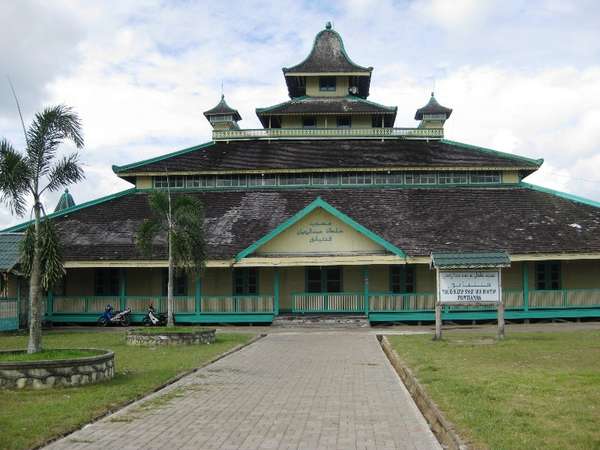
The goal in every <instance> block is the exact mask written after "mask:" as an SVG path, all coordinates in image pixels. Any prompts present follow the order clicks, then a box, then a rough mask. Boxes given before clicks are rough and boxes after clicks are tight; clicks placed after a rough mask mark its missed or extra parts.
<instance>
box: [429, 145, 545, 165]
mask: <svg viewBox="0 0 600 450" xmlns="http://www.w3.org/2000/svg"><path fill="white" fill-rule="evenodd" d="M440 142H441V143H443V144H450V145H456V146H457V147H463V148H466V149H469V150H476V151H479V152H482V153H490V154H493V155H499V156H502V157H505V158H512V159H517V160H520V161H526V162H529V163H532V164H537V166H538V167H540V166H541V165H542V164H543V163H544V158H539V159H533V158H528V157H526V156H520V155H515V154H514V153H508V152H502V151H499V150H494V149H491V148H487V147H480V146H478V145H472V144H465V143H464V142H458V141H452V140H450V139H440Z"/></svg>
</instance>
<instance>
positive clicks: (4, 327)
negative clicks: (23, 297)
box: [0, 297, 19, 331]
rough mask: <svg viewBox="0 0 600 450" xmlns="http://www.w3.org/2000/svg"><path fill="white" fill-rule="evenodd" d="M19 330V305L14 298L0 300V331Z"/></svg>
mask: <svg viewBox="0 0 600 450" xmlns="http://www.w3.org/2000/svg"><path fill="white" fill-rule="evenodd" d="M18 328H19V304H18V301H17V299H16V298H14V297H1V298H0V331H8V330H16V329H18Z"/></svg>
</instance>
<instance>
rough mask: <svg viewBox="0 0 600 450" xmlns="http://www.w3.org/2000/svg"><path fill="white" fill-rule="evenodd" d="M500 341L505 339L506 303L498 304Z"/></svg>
mask: <svg viewBox="0 0 600 450" xmlns="http://www.w3.org/2000/svg"><path fill="white" fill-rule="evenodd" d="M497 338H498V340H499V341H501V340H502V339H504V303H503V302H500V303H498V336H497Z"/></svg>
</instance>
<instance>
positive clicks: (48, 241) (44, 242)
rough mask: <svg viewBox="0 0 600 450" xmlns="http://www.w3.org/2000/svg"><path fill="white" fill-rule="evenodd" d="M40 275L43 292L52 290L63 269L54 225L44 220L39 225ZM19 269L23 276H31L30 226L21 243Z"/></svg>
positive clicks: (32, 242) (32, 229) (32, 248)
mask: <svg viewBox="0 0 600 450" xmlns="http://www.w3.org/2000/svg"><path fill="white" fill-rule="evenodd" d="M39 244H40V273H41V280H40V281H41V285H42V288H44V289H45V290H48V289H52V287H54V286H55V285H56V283H57V282H58V281H59V280H60V279H61V278H62V277H63V276H64V274H65V269H64V266H63V262H62V254H61V251H60V241H59V238H58V234H57V233H56V229H55V228H54V224H53V223H52V222H51V221H50V220H44V221H43V222H42V223H41V224H40V235H39ZM20 246H21V269H22V270H23V273H24V274H25V276H27V277H29V276H30V275H31V268H32V266H33V258H34V254H35V227H34V226H33V225H32V226H30V227H28V228H27V230H26V231H25V236H24V238H23V240H22V241H21V244H20Z"/></svg>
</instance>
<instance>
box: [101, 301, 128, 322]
mask: <svg viewBox="0 0 600 450" xmlns="http://www.w3.org/2000/svg"><path fill="white" fill-rule="evenodd" d="M130 322H131V308H127V309H125V310H124V311H114V310H113V307H112V305H106V308H104V313H102V315H101V316H100V317H99V318H98V325H100V326H103V327H107V326H109V325H121V326H122V327H126V326H129V323H130Z"/></svg>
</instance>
